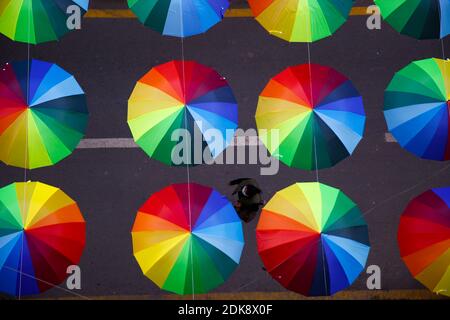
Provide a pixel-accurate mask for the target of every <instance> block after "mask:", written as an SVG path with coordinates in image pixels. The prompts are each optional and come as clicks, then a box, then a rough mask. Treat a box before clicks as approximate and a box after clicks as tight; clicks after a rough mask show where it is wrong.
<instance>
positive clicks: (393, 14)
mask: <svg viewBox="0 0 450 320" xmlns="http://www.w3.org/2000/svg"><path fill="white" fill-rule="evenodd" d="M375 4H377V5H378V7H379V8H380V11H381V15H382V16H383V19H384V20H386V21H387V22H388V23H389V24H390V25H391V26H392V27H393V28H394V29H395V30H397V31H398V32H400V33H402V34H405V35H408V36H410V37H414V38H416V39H439V38H444V37H445V36H447V35H448V34H450V2H449V1H448V0H375Z"/></svg>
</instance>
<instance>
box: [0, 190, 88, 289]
mask: <svg viewBox="0 0 450 320" xmlns="http://www.w3.org/2000/svg"><path fill="white" fill-rule="evenodd" d="M84 245H85V221H84V219H83V217H82V215H81V213H80V210H79V208H78V206H77V204H76V203H75V202H74V201H73V200H72V199H71V198H69V197H68V196H67V195H66V194H65V193H64V192H63V191H61V190H60V189H57V188H55V187H52V186H49V185H46V184H43V183H39V182H26V183H13V184H10V185H8V186H6V187H4V188H2V189H0V291H1V292H4V293H7V294H10V295H13V296H23V295H33V294H38V293H40V292H43V291H45V290H48V289H50V288H51V287H53V286H56V285H59V284H60V283H61V282H63V281H64V279H65V278H66V277H67V267H69V266H71V265H76V264H78V262H79V261H80V257H81V254H82V251H83V248H84Z"/></svg>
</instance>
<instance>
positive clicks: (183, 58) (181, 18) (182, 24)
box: [180, 0, 195, 300]
mask: <svg viewBox="0 0 450 320" xmlns="http://www.w3.org/2000/svg"><path fill="white" fill-rule="evenodd" d="M183 27H184V17H183V0H180V32H181V37H180V38H181V69H182V78H183V101H184V103H185V104H186V102H187V101H186V68H185V48H184V30H183ZM184 107H185V110H184V130H185V131H184V132H185V141H187V139H188V138H189V136H188V134H187V131H188V125H187V122H188V116H187V113H188V110H187V105H185V106H184ZM187 145H189V147H190V150H188V153H187V156H186V157H185V159H186V176H187V194H188V195H187V198H188V213H189V231H190V232H191V233H192V209H191V171H190V161H191V159H192V158H193V155H192V154H191V153H192V145H191V143H190V144H187ZM194 149H195V148H194ZM189 256H190V260H191V287H192V300H195V279H194V257H193V252H192V237H191V240H190V242H189Z"/></svg>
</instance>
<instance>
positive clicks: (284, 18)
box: [248, 0, 353, 42]
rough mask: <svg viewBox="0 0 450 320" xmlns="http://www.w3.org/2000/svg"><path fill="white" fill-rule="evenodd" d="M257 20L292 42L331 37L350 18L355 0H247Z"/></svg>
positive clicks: (268, 29)
mask: <svg viewBox="0 0 450 320" xmlns="http://www.w3.org/2000/svg"><path fill="white" fill-rule="evenodd" d="M248 3H249V4H250V8H251V9H252V11H253V15H254V16H255V17H256V20H257V21H258V22H259V23H260V24H261V25H262V26H263V27H264V28H265V29H266V30H267V31H269V32H270V34H272V35H274V36H276V37H278V38H281V39H284V40H286V41H289V42H314V41H317V40H320V39H323V38H326V37H328V36H331V35H332V34H333V33H334V32H336V30H337V29H339V28H340V27H341V26H342V25H343V24H344V22H345V21H346V20H347V18H348V16H349V14H350V10H351V9H352V6H353V0H248Z"/></svg>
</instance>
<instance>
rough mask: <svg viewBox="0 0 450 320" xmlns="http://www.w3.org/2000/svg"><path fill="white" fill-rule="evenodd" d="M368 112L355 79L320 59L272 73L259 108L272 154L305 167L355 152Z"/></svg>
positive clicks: (258, 117)
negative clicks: (349, 77)
mask: <svg viewBox="0 0 450 320" xmlns="http://www.w3.org/2000/svg"><path fill="white" fill-rule="evenodd" d="M365 118H366V117H365V113H364V108H363V102H362V98H361V96H360V94H359V93H358V91H357V90H356V89H355V87H354V86H353V84H352V83H351V81H350V80H348V79H347V78H346V77H345V76H343V75H342V74H340V73H339V72H337V71H335V70H333V69H331V68H328V67H324V66H320V65H315V64H303V65H299V66H295V67H289V68H287V69H286V70H284V71H283V72H281V73H280V74H278V75H277V76H275V77H274V78H272V80H270V82H269V83H268V84H267V86H266V88H265V89H264V91H263V92H262V93H261V95H260V97H259V103H258V108H257V110H256V124H257V126H258V131H259V137H260V139H261V140H262V141H263V143H264V144H265V146H266V147H267V149H268V150H269V152H270V153H271V154H272V156H274V157H277V158H279V159H280V160H281V161H282V162H283V163H285V164H286V165H288V166H291V167H296V168H301V169H305V170H313V169H316V168H318V169H322V168H328V167H331V166H333V165H335V164H336V163H338V162H339V161H341V160H342V159H344V158H346V157H347V156H349V155H351V154H352V153H353V151H354V150H355V148H356V146H357V145H358V143H359V141H360V140H361V138H362V136H363V133H364V126H365ZM277 136H278V138H276V137H277Z"/></svg>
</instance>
